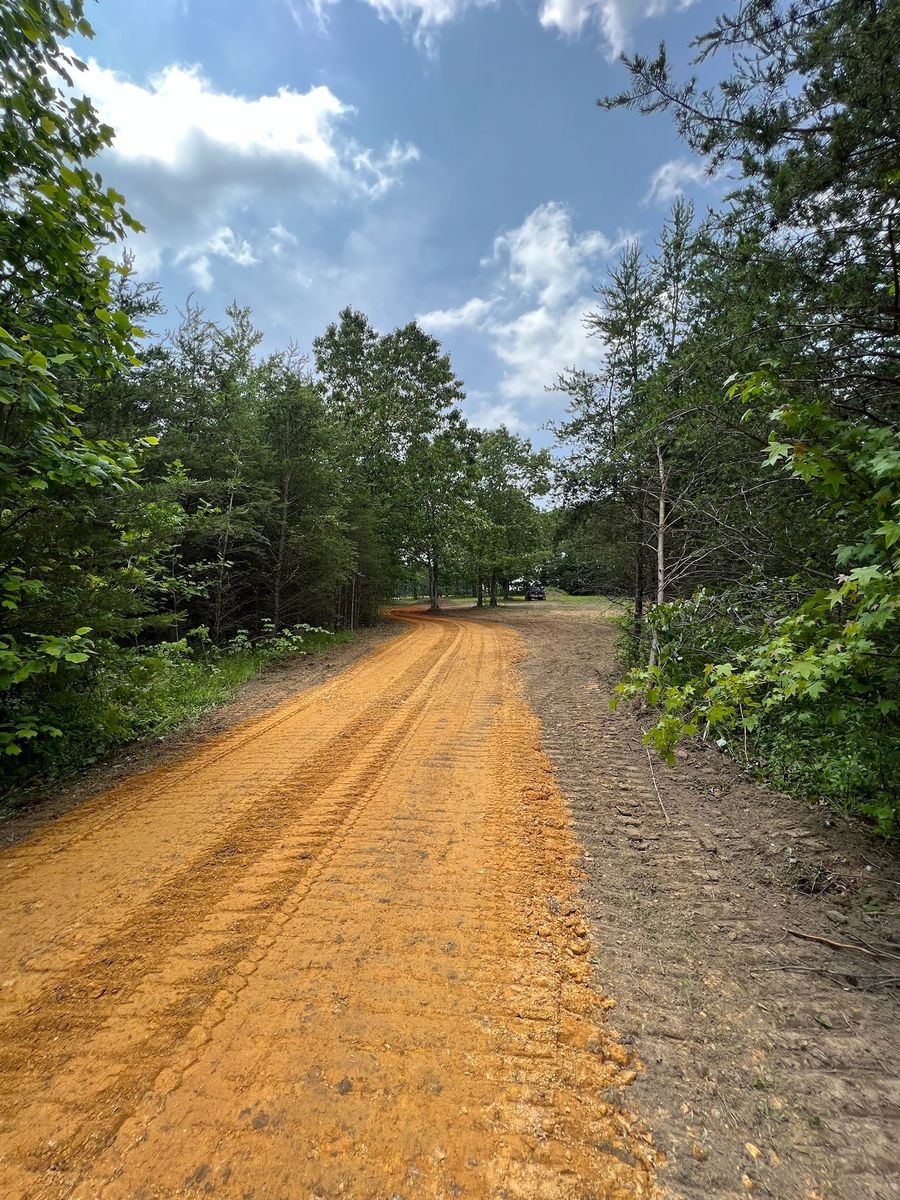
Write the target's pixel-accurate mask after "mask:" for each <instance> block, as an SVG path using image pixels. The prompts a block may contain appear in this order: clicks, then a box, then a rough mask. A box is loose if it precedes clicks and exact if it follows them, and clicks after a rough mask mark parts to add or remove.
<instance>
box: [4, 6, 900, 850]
mask: <svg viewBox="0 0 900 1200" xmlns="http://www.w3.org/2000/svg"><path fill="white" fill-rule="evenodd" d="M76 30H77V31H79V32H80V33H81V34H83V35H86V36H88V35H89V34H90V27H89V25H88V24H87V22H86V20H85V16H84V6H83V3H82V0H69V2H68V3H64V2H60V0H15V2H14V3H11V4H7V5H5V6H4V8H3V12H2V13H0V71H2V76H3V81H4V87H3V97H2V100H0V106H2V114H3V120H2V125H0V257H2V260H3V271H2V273H0V406H2V430H3V432H2V438H0V491H2V500H0V592H2V598H0V603H2V610H3V614H4V620H3V628H2V631H0V751H2V752H3V753H2V755H0V766H2V779H0V795H9V794H11V793H13V792H15V791H16V790H17V789H20V788H21V787H22V786H23V785H24V784H25V783H27V782H33V781H34V780H35V779H38V780H41V779H47V778H57V777H60V776H62V775H64V774H65V773H66V772H67V771H70V770H72V769H75V768H77V767H78V766H80V765H83V764H84V763H85V762H87V761H90V760H92V759H94V758H96V757H98V756H99V755H101V754H104V753H106V752H108V751H109V750H112V749H115V748H117V747H119V746H121V745H123V744H125V743H126V742H127V741H128V740H130V739H132V738H134V737H137V736H140V735H142V734H144V733H147V732H154V731H159V730H162V729H165V728H168V727H170V726H171V725H172V724H175V723H177V722H179V721H180V720H182V719H184V718H185V717H187V716H188V715H190V714H192V713H195V712H197V711H198V710H200V709H202V708H203V707H204V706H206V705H208V704H212V703H215V702H217V700H219V699H221V698H222V697H223V696H225V695H227V694H228V692H229V691H230V689H231V688H233V687H234V686H235V685H236V684H237V682H239V681H240V680H241V679H242V678H245V677H246V675H248V674H250V673H252V672H253V671H255V670H257V669H258V668H259V666H260V665H261V664H262V663H264V662H266V661H270V660H271V659H272V658H284V657H285V656H290V655H291V654H294V653H300V652H306V651H308V650H310V649H313V648H315V646H316V645H319V644H322V642H323V640H327V639H328V638H329V637H333V636H334V635H335V634H336V633H338V634H340V633H341V632H342V631H346V630H352V629H353V628H354V627H356V626H357V625H358V624H360V623H366V622H371V621H374V620H375V619H377V614H378V612H379V608H380V606H381V605H382V604H384V603H385V602H386V601H388V600H389V599H390V598H391V597H392V596H397V595H402V594H410V595H412V594H415V595H420V594H424V595H425V596H426V597H427V599H428V600H429V602H430V603H431V605H432V607H437V606H438V602H439V597H440V595H441V593H442V592H448V593H456V594H460V595H469V596H471V597H472V598H473V599H474V601H475V602H476V603H478V604H481V605H496V604H499V603H501V602H503V601H505V600H506V599H509V598H510V597H511V595H514V594H515V592H514V590H511V589H514V585H515V584H516V582H517V581H523V580H524V581H529V580H538V579H539V580H540V581H541V582H542V583H544V584H547V585H552V586H555V587H557V588H559V589H560V593H559V597H558V598H559V599H562V598H563V597H564V596H567V597H568V599H566V600H565V602H566V603H571V604H573V605H574V604H578V603H581V600H580V599H579V598H580V597H582V596H601V597H602V596H613V597H623V596H627V597H628V598H629V599H628V601H627V607H626V609H625V616H624V617H623V623H624V625H625V627H626V628H625V639H624V641H625V647H626V649H625V652H624V657H625V659H626V664H625V665H626V667H627V668H628V674H627V676H626V677H625V679H624V681H623V683H622V686H621V689H620V691H621V695H622V696H623V697H625V698H628V699H641V700H643V701H644V702H646V703H648V704H649V705H651V706H653V707H655V708H656V709H657V711H658V719H657V721H656V723H655V725H654V726H653V728H652V729H651V731H650V734H649V735H648V736H649V740H650V741H651V743H652V744H653V745H654V746H655V747H656V748H657V749H658V750H659V751H660V752H661V753H663V754H664V755H666V756H668V757H670V758H671V756H672V754H673V750H674V746H675V744H676V742H677V741H678V739H679V738H682V737H688V736H696V735H703V736H707V737H713V738H715V739H716V740H717V741H718V742H719V744H720V745H721V746H722V747H723V748H725V749H727V750H728V751H729V752H731V753H733V754H735V755H736V756H737V757H738V758H739V759H741V760H742V761H744V762H745V763H747V764H748V765H749V766H752V767H754V768H755V769H757V770H761V771H764V772H766V773H768V775H769V777H771V778H774V779H776V780H777V781H778V782H779V783H781V784H782V785H783V786H787V787H791V788H794V789H797V790H799V791H803V792H806V793H809V794H810V795H813V796H819V797H825V798H827V799H828V800H829V801H831V802H833V803H837V804H840V805H842V806H844V807H845V808H847V809H850V810H854V811H858V812H862V813H864V814H865V815H866V816H867V817H869V818H870V819H871V820H872V821H874V823H875V824H876V825H877V827H878V828H879V829H880V830H881V831H882V832H884V833H886V834H892V833H895V832H896V831H897V825H898V815H900V797H898V782H897V781H898V779H900V656H898V632H897V631H898V620H900V564H898V553H900V433H898V424H900V423H898V409H900V405H898V396H900V265H898V264H900V63H898V56H897V46H898V44H900V9H898V6H897V5H896V4H893V5H891V4H881V3H877V2H876V3H872V4H868V3H867V4H860V3H858V2H857V0H833V2H830V3H827V4H825V5H819V4H816V5H812V4H800V5H790V6H787V5H782V4H778V3H775V4H773V3H771V2H770V0H748V2H747V3H745V4H743V5H741V6H740V7H739V8H738V9H736V10H734V12H731V13H729V15H727V16H724V17H722V18H720V19H719V20H718V21H717V22H716V24H715V26H714V28H713V29H712V31H710V32H709V33H707V34H704V35H702V36H701V37H700V38H698V39H697V41H696V43H695V47H696V50H697V59H698V70H699V71H700V72H701V73H702V75H703V78H704V79H708V78H712V77H713V73H715V72H716V71H719V70H721V72H722V73H723V80H722V82H721V83H720V84H718V85H712V86H706V85H701V84H700V83H698V82H697V81H688V82H684V83H682V82H679V81H678V80H677V79H675V78H673V76H672V72H671V70H670V67H669V62H668V57H667V54H666V51H665V49H664V48H662V49H661V50H660V52H659V54H658V55H657V56H656V57H654V58H644V57H640V56H635V57H633V58H630V59H625V62H624V67H625V72H626V74H627V86H626V88H625V90H624V91H623V92H622V94H621V95H618V96H614V97H610V98H606V99H604V100H602V101H601V102H600V104H601V107H602V108H604V109H606V110H611V111H612V112H613V114H614V113H615V110H617V109H621V108H631V109H638V110H640V111H642V112H644V113H647V114H648V115H651V116H655V117H656V119H659V114H660V113H666V112H668V113H669V114H670V115H671V116H673V117H674V120H675V122H676V125H677V128H678V130H679V132H680V134H681V135H682V137H683V138H684V140H685V142H686V144H687V146H688V148H689V149H690V150H691V151H692V152H693V153H694V154H696V155H698V156H700V158H702V159H703V161H705V163H706V164H707V166H708V169H709V171H710V174H711V175H713V176H715V177H716V178H728V179H731V180H732V181H733V183H734V186H733V189H732V191H731V192H730V194H729V195H728V196H727V197H726V198H725V200H724V201H723V202H722V204H721V207H720V209H719V210H718V211H716V212H712V213H709V214H707V215H706V216H704V217H699V216H698V215H697V214H696V213H695V212H694V210H693V208H692V207H691V205H690V204H689V203H687V202H686V201H684V200H678V201H677V202H676V203H675V205H674V207H673V209H672V212H671V215H670V217H669V219H668V220H667V221H666V222H665V224H664V225H663V227H662V228H661V229H660V230H659V233H658V235H657V237H656V238H655V239H654V240H653V241H652V242H648V244H646V245H642V244H639V243H637V242H633V243H631V244H629V245H627V246H626V247H625V249H624V250H623V252H622V254H621V256H620V258H619V260H618V261H617V262H616V263H615V264H614V265H613V266H612V268H611V270H610V272H609V275H608V277H607V278H605V279H601V280H598V281H597V283H598V301H597V305H596V307H595V308H594V309H593V310H592V311H591V312H589V313H588V314H586V318H585V322H586V327H587V330H586V332H587V333H588V334H590V335H594V336H596V337H598V338H600V339H601V340H602V345H603V346H604V348H605V362H604V365H603V367H602V369H600V370H594V371H585V370H582V369H579V367H578V365H577V363H576V364H573V366H572V368H571V369H570V370H568V371H566V372H565V373H564V374H563V375H562V377H561V378H560V379H559V380H558V381H557V387H558V389H559V390H561V391H562V392H564V393H565V394H567V396H568V397H569V401H570V404H569V409H568V413H567V415H566V417H565V419H563V420H562V421H560V422H558V423H557V425H556V428H555V431H554V432H555V436H556V439H557V442H558V453H557V455H556V456H554V455H551V454H550V453H549V452H548V451H547V450H536V449H535V448H534V447H533V446H532V445H531V443H530V442H529V441H528V440H527V439H525V438H521V437H518V436H516V435H514V434H513V433H511V432H509V431H508V430H507V429H504V428H500V429H496V430H482V429H478V428H475V427H473V426H472V425H470V424H469V423H468V422H467V421H466V419H465V417H464V415H463V412H462V408H461V404H462V402H463V400H464V389H463V384H462V382H461V380H460V379H459V378H458V377H457V375H456V373H455V371H454V368H453V366H452V364H451V361H450V358H449V356H448V355H447V353H446V352H445V351H444V349H443V348H442V347H441V345H440V344H439V343H438V342H437V341H436V340H435V339H434V338H433V337H431V336H430V335H429V334H427V333H426V332H425V331H424V330H423V329H422V328H421V327H420V326H419V325H418V324H417V323H416V322H415V321H411V322H410V323H408V324H406V325H404V326H401V327H400V328H397V329H393V330H388V331H381V330H378V329H376V328H374V327H373V325H372V324H371V322H370V321H369V319H368V317H367V316H366V315H365V314H364V313H362V312H360V311H357V310H355V309H353V308H352V307H347V308H345V309H344V310H343V311H342V312H340V313H339V314H337V315H336V318H335V320H334V321H333V323H331V324H330V325H329V326H328V328H327V329H325V330H324V331H323V332H322V333H321V335H320V336H319V337H317V338H316V339H315V341H314V343H313V345H312V346H311V347H309V352H308V353H305V352H304V351H303V349H302V348H298V347H289V348H287V349H282V350H277V351H274V352H266V351H265V349H264V348H263V345H262V343H263V335H262V332H261V331H260V330H258V329H257V328H256V327H255V326H254V323H253V318H252V314H251V313H250V312H249V310H247V309H246V308H242V307H240V306H239V305H237V304H235V305H233V306H232V307H231V308H229V309H228V311H227V314H226V317H225V319H224V320H214V319H212V318H211V317H210V316H209V315H208V314H206V313H205V312H204V311H203V310H202V309H201V308H200V307H199V306H198V305H196V304H195V303H194V302H193V301H191V300H188V302H187V303H186V304H185V305H184V307H183V309H181V310H180V311H179V310H177V309H175V310H167V309H166V307H165V304H164V300H165V298H164V297H162V296H161V294H160V290H159V289H158V288H157V287H156V286H154V285H153V284H152V283H148V282H147V281H146V280H138V279H136V278H135V275H134V273H133V272H132V271H131V269H130V262H129V259H128V256H127V254H126V253H125V251H124V239H125V238H126V237H127V235H128V234H129V233H131V232H134V231H136V230H138V229H139V228H140V226H139V224H138V222H137V220H136V219H135V217H134V216H133V215H132V214H131V213H130V212H129V211H128V209H127V208H126V207H125V198H124V197H123V196H121V195H120V194H119V193H118V192H116V191H115V190H114V189H112V188H109V187H107V186H106V185H105V184H104V183H103V181H102V180H101V178H100V176H99V175H98V174H96V172H95V170H94V159H95V158H96V156H97V155H98V154H99V153H100V152H101V151H102V150H103V149H104V148H105V147H107V146H108V145H109V144H110V142H111V140H112V137H113V131H112V130H111V129H109V128H108V127H106V126H104V125H102V124H101V123H100V122H99V120H98V118H97V115H96V113H95V111H94V109H93V107H92V105H91V103H90V100H89V99H88V98H86V97H83V96H82V95H81V93H80V91H79V87H78V77H79V73H80V70H81V68H82V64H80V63H79V62H78V61H77V60H76V59H75V58H74V57H73V56H72V54H71V53H70V52H69V50H67V48H66V44H67V40H68V39H69V37H70V36H71V35H72V34H73V32H74V31H76ZM602 119H606V120H614V119H615V116H614V115H612V116H607V117H605V118H602ZM164 328H167V332H165V333H163V334H159V333H156V332H154V333H152V334H151V332H150V331H151V330H153V331H158V330H161V329H164ZM320 631H321V632H320Z"/></svg>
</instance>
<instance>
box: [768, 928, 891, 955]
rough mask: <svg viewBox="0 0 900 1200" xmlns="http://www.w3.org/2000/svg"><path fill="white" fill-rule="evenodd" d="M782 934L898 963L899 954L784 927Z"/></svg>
mask: <svg viewBox="0 0 900 1200" xmlns="http://www.w3.org/2000/svg"><path fill="white" fill-rule="evenodd" d="M784 932H785V933H789V934H790V935H791V937H797V938H803V939H804V941H807V942H820V943H821V944H822V945H823V946H831V947H832V949H834V950H855V951H856V953H857V954H867V955H868V956H869V957H870V958H892V959H894V960H895V961H896V962H900V954H891V953H890V952H889V951H887V950H870V949H868V947H866V946H858V945H856V944H855V943H854V942H836V941H834V940H833V939H832V938H827V937H822V936H821V935H820V934H818V933H804V932H803V930H802V929H791V928H790V927H789V926H787V925H785V926H784Z"/></svg>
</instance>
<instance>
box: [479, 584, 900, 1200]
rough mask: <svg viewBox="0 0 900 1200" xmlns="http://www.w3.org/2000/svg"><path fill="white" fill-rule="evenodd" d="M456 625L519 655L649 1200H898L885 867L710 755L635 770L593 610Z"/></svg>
mask: <svg viewBox="0 0 900 1200" xmlns="http://www.w3.org/2000/svg"><path fill="white" fill-rule="evenodd" d="M470 611H472V616H473V619H475V620H483V619H486V620H500V621H504V622H508V623H510V624H512V625H513V626H514V627H515V628H516V629H517V630H518V632H519V633H520V634H521V635H522V637H523V638H524V640H525V643H526V646H527V651H528V657H527V658H526V660H525V661H524V662H523V663H522V664H521V670H522V672H523V674H524V677H525V681H526V694H527V696H528V699H529V701H530V703H531V704H532V706H533V707H534V709H535V710H536V712H537V714H538V716H539V717H540V719H541V722H542V725H543V731H544V733H543V736H544V748H545V750H546V752H547V753H548V755H549V756H550V758H551V759H552V761H553V763H554V766H555V768H556V772H557V775H558V778H559V781H560V784H561V787H562V790H563V792H564V794H565V795H566V797H567V799H568V802H569V805H570V807H571V811H572V814H573V817H574V822H575V826H576V830H577V833H578V836H579V838H580V840H581V844H582V846H583V848H584V863H583V865H584V870H585V878H584V882H583V894H584V900H585V904H586V906H587V911H588V914H589V917H590V919H591V922H592V924H593V927H594V933H595V936H596V938H597V942H598V945H599V947H600V949H599V954H598V956H597V962H596V967H597V976H598V981H599V982H600V983H601V984H602V987H603V990H604V991H606V992H607V993H609V994H611V995H612V996H615V997H617V999H618V1006H617V1009H616V1012H615V1014H614V1020H615V1023H616V1025H617V1027H618V1029H619V1032H620V1033H621V1035H622V1037H623V1040H624V1041H625V1042H626V1043H628V1044H630V1045H631V1046H632V1048H633V1050H634V1052H635V1054H636V1055H637V1057H638V1058H639V1059H640V1060H641V1061H642V1062H643V1063H644V1065H645V1068H646V1069H645V1070H644V1071H643V1072H641V1073H640V1074H639V1076H638V1080H637V1083H636V1084H635V1085H634V1087H633V1088H632V1090H631V1101H632V1102H633V1103H635V1102H636V1103H637V1105H638V1107H639V1108H640V1109H641V1110H642V1115H644V1116H645V1117H646V1119H647V1121H648V1123H649V1125H650V1127H651V1129H652V1131H653V1134H654V1138H655V1141H656V1143H657V1145H658V1146H659V1147H660V1148H661V1149H662V1150H663V1151H664V1152H665V1154H666V1156H667V1160H668V1166H667V1167H666V1168H665V1169H664V1170H663V1172H662V1174H661V1177H660V1182H661V1184H663V1185H664V1186H665V1187H666V1188H667V1189H669V1190H670V1191H671V1194H673V1195H675V1196H682V1197H690V1198H696V1200H700V1198H701V1197H702V1198H703V1200H719V1198H724V1197H737V1196H742V1195H743V1196H746V1195H748V1194H752V1195H761V1196H771V1197H780V1198H783V1200H813V1198H816V1200H818V1198H819V1197H823V1198H825V1197H828V1198H833V1200H889V1198H892V1197H900V1155H898V1151H897V1143H896V1132H897V1121H898V1118H900V1004H898V995H900V993H898V991H897V990H896V988H897V985H898V983H900V936H898V933H900V905H898V895H900V884H898V874H900V872H898V864H897V861H896V859H895V858H894V857H893V856H892V855H891V854H890V853H889V852H888V851H887V850H886V849H885V848H884V846H882V845H880V844H879V843H878V842H876V841H875V840H874V839H872V838H871V837H870V836H869V835H868V833H867V832H866V831H865V830H861V829H860V828H859V827H858V826H856V825H854V824H852V823H850V822H848V821H844V820H843V819H842V818H840V817H837V816H835V814H834V813H832V812H830V811H829V810H826V809H813V808H810V807H809V806H808V805H806V804H804V803H802V802H799V801H796V800H792V799H790V798H789V797H786V796H783V795H780V794H777V793H774V792H772V791H769V790H767V789H765V788H763V787H761V786H759V785H758V784H756V783H755V782H754V781H752V780H749V779H747V778H746V777H745V776H744V775H743V774H742V773H741V772H740V771H739V770H738V769H737V768H736V767H735V765H734V764H733V763H731V762H730V761H729V760H727V759H725V758H723V756H722V755H720V754H719V753H718V752H717V751H716V750H715V749H713V748H710V747H707V746H697V747H692V748H691V749H690V750H689V751H688V752H687V753H686V755H685V757H684V758H683V759H682V760H681V761H680V763H679V765H678V768H677V769H674V770H669V769H668V768H666V767H665V766H663V765H662V764H660V763H659V761H658V760H656V761H655V763H654V766H653V774H651V768H650V764H649V762H648V758H647V754H646V751H645V749H644V747H643V745H642V741H641V732H640V728H639V726H638V723H637V720H636V718H635V716H634V715H633V714H629V713H623V712H619V713H616V714H614V715H613V714H610V713H609V711H608V700H609V696H610V694H611V692H612V689H613V686H614V683H615V667H614V662H613V640H614V633H615V631H614V629H613V628H612V627H611V626H610V625H609V624H608V623H607V622H605V621H603V619H602V617H601V616H600V615H599V614H598V613H596V612H594V613H593V614H592V613H591V612H590V611H589V610H585V609H580V610H578V611H575V612H573V611H572V610H571V609H569V610H568V611H567V610H566V609H564V608H562V607H561V606H555V605H547V606H546V607H545V606H543V605H541V606H537V605H534V606H532V605H521V606H519V605H510V606H508V607H506V608H503V609H500V610H495V611H494V612H490V611H484V612H478V613H475V612H474V611H473V610H470ZM682 753H683V752H682ZM654 776H655V783H654ZM657 787H658V794H657ZM789 929H794V930H797V931H800V932H803V933H807V934H812V935H814V936H816V937H824V938H827V939H829V940H830V941H833V942H838V943H850V942H856V943H859V942H865V943H866V944H867V945H868V946H869V947H870V948H873V949H874V950H876V951H879V952H880V953H881V954H883V955H884V957H881V956H875V955H872V954H865V953H861V952H859V951H856V950H841V949H838V948H832V947H830V946H827V945H824V944H822V943H819V942H813V941H806V940H803V939H801V938H798V937H795V936H794V935H792V934H791V933H789V932H787V930H789ZM891 956H893V957H891Z"/></svg>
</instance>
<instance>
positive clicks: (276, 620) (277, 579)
mask: <svg viewBox="0 0 900 1200" xmlns="http://www.w3.org/2000/svg"><path fill="white" fill-rule="evenodd" d="M290 485H291V478H290V474H287V475H285V476H284V478H283V480H282V486H281V520H280V522H279V528H278V549H277V551H276V553H275V571H274V573H273V576H274V577H273V579H272V624H273V626H274V627H275V632H276V633H277V632H278V630H279V629H281V592H282V581H283V579H284V564H285V557H286V552H287V536H288V516H289V510H290Z"/></svg>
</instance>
